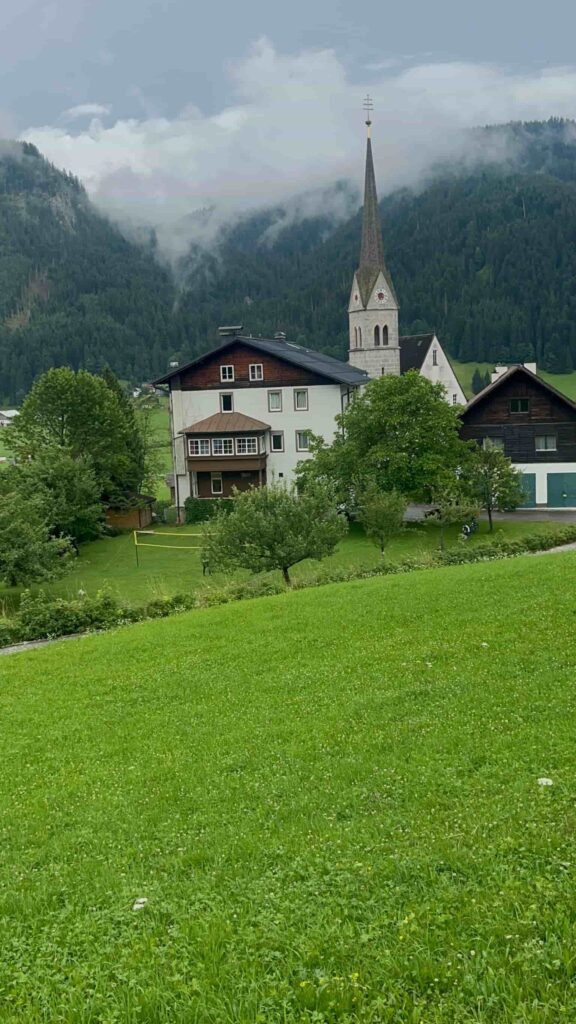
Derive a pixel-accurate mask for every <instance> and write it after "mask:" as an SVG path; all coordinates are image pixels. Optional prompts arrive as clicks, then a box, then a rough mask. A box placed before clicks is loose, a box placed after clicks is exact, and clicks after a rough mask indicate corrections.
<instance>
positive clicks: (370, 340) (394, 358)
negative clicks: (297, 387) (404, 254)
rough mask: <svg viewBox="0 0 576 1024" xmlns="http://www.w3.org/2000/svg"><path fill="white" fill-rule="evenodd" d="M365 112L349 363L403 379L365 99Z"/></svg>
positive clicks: (369, 104)
mask: <svg viewBox="0 0 576 1024" xmlns="http://www.w3.org/2000/svg"><path fill="white" fill-rule="evenodd" d="M364 109H365V110H366V128H367V140H366V176H365V181H364V208H363V211H362V245H361V248H360V265H359V267H358V270H357V271H356V273H355V274H354V280H353V282H352V291H351V293H350V303H349V305H348V320H349V324H350V350H349V355H348V362H349V363H350V364H351V365H352V366H357V367H358V369H360V370H365V371H366V372H367V373H368V374H369V375H370V377H381V376H382V374H385V373H391V374H396V375H398V376H399V374H400V340H399V336H398V308H399V307H398V300H397V298H396V293H395V291H394V285H393V284H392V278H391V277H390V273H389V271H388V268H387V267H386V262H385V260H384V244H383V242H382V228H381V225H380V211H379V210H378V195H377V193H376V178H375V175H374V161H373V159H372V141H371V126H372V121H371V117H370V112H371V110H372V101H371V100H370V97H369V96H367V97H366V100H365V103H364Z"/></svg>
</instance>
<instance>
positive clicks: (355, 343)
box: [354, 327, 358, 348]
mask: <svg viewBox="0 0 576 1024" xmlns="http://www.w3.org/2000/svg"><path fill="white" fill-rule="evenodd" d="M354 348H358V328H357V327H355V328H354Z"/></svg>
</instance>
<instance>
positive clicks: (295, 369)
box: [172, 343, 333, 391]
mask: <svg viewBox="0 0 576 1024" xmlns="http://www.w3.org/2000/svg"><path fill="white" fill-rule="evenodd" d="M250 363H260V364H261V365H262V367H263V373H264V379H263V380H259V381H251V380H250V370H249V367H250ZM221 366H233V367H234V380H233V381H221V380H220V367H221ZM332 383H333V381H329V380H327V379H326V377H321V376H320V375H319V374H316V373H311V372H310V371H309V370H305V369H303V368H302V367H299V366H293V365H292V363H285V362H283V360H282V359H275V358H274V356H269V355H266V354H264V353H263V352H258V351H257V350H256V349H252V348H250V346H249V345H242V344H240V343H238V344H236V345H231V346H230V348H229V349H226V351H225V352H218V353H217V354H214V355H211V356H208V357H207V358H206V360H205V362H203V363H201V364H200V365H198V366H193V367H191V369H190V370H187V371H184V372H183V373H182V374H180V376H179V377H178V378H175V379H174V380H173V382H172V387H173V388H174V389H176V390H178V389H179V388H181V389H182V390H183V391H196V390H208V389H210V388H213V389H218V390H219V391H221V390H222V389H224V390H226V391H231V390H233V389H234V388H278V387H292V386H294V387H298V386H299V385H300V386H302V387H306V386H307V385H313V384H332Z"/></svg>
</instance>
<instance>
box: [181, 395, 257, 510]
mask: <svg viewBox="0 0 576 1024" xmlns="http://www.w3.org/2000/svg"><path fill="white" fill-rule="evenodd" d="M269 430H270V427H269V425H268V424H267V423H262V422H261V421H260V420H255V419H253V418H252V417H251V416H244V415H242V414H241V413H216V414H215V415H214V416H208V417H207V419H204V420H200V421H199V422H198V423H193V424H192V425H191V426H190V427H186V428H185V429H184V430H183V431H181V433H182V434H184V436H185V440H186V464H187V469H188V471H189V472H190V473H192V474H193V475H194V477H195V480H196V486H195V490H197V492H198V493H199V496H201V497H206V496H208V495H207V494H206V493H204V494H202V493H201V492H202V491H205V490H207V481H208V480H211V486H210V493H211V494H212V495H213V494H218V493H223V494H226V493H227V491H228V490H229V489H231V487H232V486H242V484H244V485H245V486H248V485H250V486H259V485H260V486H261V485H262V483H264V482H265V480H266V459H267V453H266V434H267V433H268V431H269ZM220 478H221V483H218V480H219V479H220ZM214 479H216V487H221V488H222V490H215V489H214ZM202 485H205V486H202Z"/></svg>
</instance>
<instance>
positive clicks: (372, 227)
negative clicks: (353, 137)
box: [357, 96, 395, 305]
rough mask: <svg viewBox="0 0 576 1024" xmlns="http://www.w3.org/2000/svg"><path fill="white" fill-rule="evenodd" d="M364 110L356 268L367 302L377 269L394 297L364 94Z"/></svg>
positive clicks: (368, 101)
mask: <svg viewBox="0 0 576 1024" xmlns="http://www.w3.org/2000/svg"><path fill="white" fill-rule="evenodd" d="M364 110H365V111H366V129H367V139H366V172H365V176H364V206H363V208H362V244H361V246H360V265H359V267H358V274H357V279H358V285H359V287H360V292H361V295H362V299H363V302H364V305H366V304H367V303H368V300H369V298H370V293H371V291H372V288H373V287H374V284H375V282H376V279H377V277H378V274H379V273H380V271H382V273H383V274H384V277H385V279H386V282H387V284H388V287H389V289H390V292H391V293H392V295H394V297H395V293H394V286H393V284H392V279H391V277H390V274H389V272H388V269H387V267H386V261H385V259H384V242H383V241H382V226H381V223H380V210H379V208H378V193H377V191H376V175H375V174H374V159H373V157H372V138H371V135H372V130H371V129H372V117H371V114H372V100H371V98H370V96H367V97H366V99H365V100H364Z"/></svg>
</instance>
